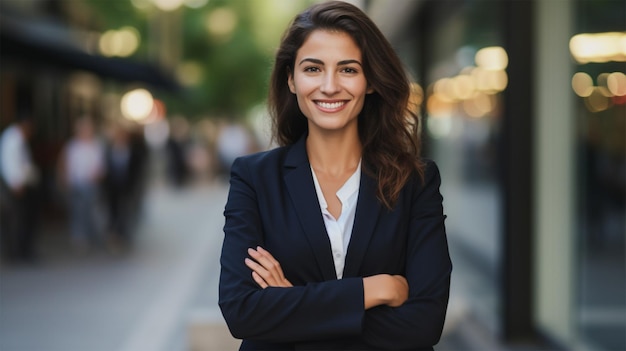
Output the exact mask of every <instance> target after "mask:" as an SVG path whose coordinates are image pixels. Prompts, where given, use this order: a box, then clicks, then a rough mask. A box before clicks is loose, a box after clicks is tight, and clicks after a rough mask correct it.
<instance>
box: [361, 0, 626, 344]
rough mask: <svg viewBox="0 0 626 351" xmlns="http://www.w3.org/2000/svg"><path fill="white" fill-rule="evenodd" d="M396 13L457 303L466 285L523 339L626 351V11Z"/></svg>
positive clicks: (545, 7) (449, 8)
mask: <svg viewBox="0 0 626 351" xmlns="http://www.w3.org/2000/svg"><path fill="white" fill-rule="evenodd" d="M385 3H386V4H387V5H388V2H385V1H376V0H374V1H371V2H369V3H368V6H367V8H368V9H369V10H368V11H369V12H370V14H371V15H372V16H373V17H374V18H375V20H376V21H377V22H379V23H381V27H382V28H383V29H384V30H385V32H386V35H387V36H388V37H389V38H390V39H391V40H392V42H393V44H394V46H395V47H396V49H397V50H398V52H399V53H400V54H401V56H402V57H403V59H404V61H405V63H406V64H407V66H408V69H409V70H410V71H411V73H412V74H413V76H414V78H415V80H416V82H417V83H419V85H420V87H421V89H422V90H423V92H424V94H423V95H424V98H423V104H422V117H423V122H424V137H425V138H426V148H425V149H426V154H427V156H428V157H430V158H433V159H435V160H436V161H437V163H438V164H439V166H440V168H441V173H442V177H443V186H442V192H443V195H444V198H445V200H444V201H445V202H444V205H445V207H446V212H447V214H448V221H447V228H448V232H449V241H450V246H451V250H452V254H453V261H455V258H456V260H457V262H460V263H461V264H457V265H455V272H454V277H453V287H452V288H453V293H452V294H453V295H452V300H451V307H454V306H453V304H454V303H455V299H454V296H455V289H462V290H463V291H462V292H460V293H459V291H458V290H457V292H456V294H461V295H463V298H464V299H467V300H466V310H467V311H468V312H467V313H469V314H471V315H472V316H473V318H474V319H476V320H477V321H479V322H480V323H482V324H484V325H485V326H486V327H487V328H488V329H489V330H490V331H491V332H492V333H494V334H495V335H498V336H499V337H500V338H501V339H502V340H504V341H506V342H509V343H528V342H537V340H541V339H543V342H549V343H553V344H554V346H555V347H558V346H560V347H562V348H565V349H589V350H618V349H620V350H621V349H626V340H625V338H624V335H626V280H625V279H624V277H625V276H626V259H625V248H626V239H625V235H626V207H625V203H626V144H625V140H626V76H625V75H624V72H626V46H625V44H624V43H626V32H625V30H626V4H625V3H624V2H622V1H613V0H608V1H587V2H584V1H583V2H580V1H536V2H531V1H417V2H408V1H399V2H397V3H395V2H394V4H396V6H395V7H396V8H395V10H394V11H395V13H405V15H404V19H402V18H400V19H401V20H398V18H399V17H392V16H390V11H391V10H387V11H385V10H384V7H385V5H384V4H385ZM387 7H389V6H387ZM398 7H400V8H401V9H398ZM406 13H410V15H406ZM588 34H594V35H588ZM455 255H456V257H454V256H455Z"/></svg>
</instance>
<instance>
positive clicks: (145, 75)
mask: <svg viewBox="0 0 626 351" xmlns="http://www.w3.org/2000/svg"><path fill="white" fill-rule="evenodd" d="M3 12H4V13H1V14H0V56H1V57H2V59H3V61H4V59H5V58H11V59H16V60H20V61H25V62H27V63H28V64H33V65H37V66H49V67H54V68H60V69H67V70H85V71H89V72H92V73H94V74H96V75H98V76H100V77H102V78H110V79H114V80H116V81H121V82H129V83H130V82H141V83H145V84H148V85H150V86H152V87H154V88H157V89H164V90H169V91H176V90H178V89H180V86H179V85H178V83H177V82H176V81H175V80H174V79H172V78H171V77H168V76H167V75H165V74H164V73H163V72H162V71H161V70H160V69H159V68H158V67H156V66H154V65H151V64H148V63H144V62H138V61H134V60H131V59H125V58H109V57H104V56H100V55H97V54H91V53H88V52H86V51H84V50H82V49H81V48H80V47H78V46H77V45H75V44H73V43H72V41H71V31H70V30H68V29H67V28H59V27H58V26H57V27H55V26H50V25H48V28H42V27H44V26H42V23H37V22H35V21H33V20H25V19H19V18H15V17H13V16H9V15H7V14H6V12H5V11H3ZM3 66H4V64H3ZM3 68H4V69H6V67H3Z"/></svg>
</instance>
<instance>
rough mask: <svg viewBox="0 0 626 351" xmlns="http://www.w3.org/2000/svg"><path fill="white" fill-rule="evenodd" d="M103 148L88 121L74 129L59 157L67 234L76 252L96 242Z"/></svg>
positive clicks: (89, 119)
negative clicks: (66, 194) (65, 193)
mask: <svg viewBox="0 0 626 351" xmlns="http://www.w3.org/2000/svg"><path fill="white" fill-rule="evenodd" d="M104 168H105V167H104V147H103V144H102V143H101V141H100V140H99V138H98V137H97V135H96V131H95V126H94V122H93V121H92V119H91V118H90V117H81V118H79V119H77V120H76V122H75V125H74V136H73V137H72V138H71V139H70V140H69V141H68V142H67V145H66V147H65V149H64V150H63V153H62V159H61V172H62V179H63V180H64V183H65V185H66V187H67V190H68V192H69V197H70V198H69V200H70V211H69V214H70V232H71V239H72V242H73V244H74V245H75V247H76V248H77V249H80V250H84V249H87V248H88V247H89V246H90V245H91V244H92V243H93V242H95V241H96V240H98V239H100V238H99V237H98V236H99V234H100V233H99V231H100V228H99V226H98V223H97V211H98V206H97V205H98V201H99V197H98V195H99V187H100V181H101V179H102V177H103V175H104V172H105V169H104Z"/></svg>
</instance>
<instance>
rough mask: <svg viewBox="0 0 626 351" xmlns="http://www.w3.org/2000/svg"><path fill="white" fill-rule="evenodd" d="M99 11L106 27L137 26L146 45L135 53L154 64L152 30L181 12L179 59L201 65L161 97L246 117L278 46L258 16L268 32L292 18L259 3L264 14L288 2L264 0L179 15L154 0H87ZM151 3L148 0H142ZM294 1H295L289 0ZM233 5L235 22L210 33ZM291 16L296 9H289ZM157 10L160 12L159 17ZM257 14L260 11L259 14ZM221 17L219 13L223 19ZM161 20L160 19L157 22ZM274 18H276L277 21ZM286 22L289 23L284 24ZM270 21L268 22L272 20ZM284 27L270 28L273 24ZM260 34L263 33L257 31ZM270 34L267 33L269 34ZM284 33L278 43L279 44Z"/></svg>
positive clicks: (179, 105)
mask: <svg viewBox="0 0 626 351" xmlns="http://www.w3.org/2000/svg"><path fill="white" fill-rule="evenodd" d="M84 1H85V3H86V4H87V5H89V6H90V7H91V8H92V10H93V11H94V16H95V17H96V18H97V19H98V23H100V24H101V25H102V26H103V28H99V30H100V31H105V30H107V29H119V28H121V27H123V26H132V27H135V28H136V29H137V30H138V31H139V32H140V34H141V36H142V42H141V46H140V48H139V50H138V52H137V54H135V55H134V57H133V58H134V59H136V60H141V61H144V62H147V63H152V64H155V63H157V64H158V62H155V61H157V60H156V58H155V57H151V55H152V56H154V54H153V53H151V51H154V48H150V45H152V46H154V43H151V42H150V41H151V40H153V38H151V31H154V30H155V29H154V28H155V26H157V28H158V25H159V22H158V21H160V20H162V19H163V16H178V20H177V22H176V23H179V24H180V28H175V29H176V30H178V31H179V32H180V36H181V37H180V39H179V40H180V44H181V52H180V55H179V57H175V58H174V60H175V62H178V63H179V64H181V65H182V64H185V63H194V64H196V65H197V67H200V70H199V71H198V72H199V73H198V74H199V75H200V76H199V77H198V78H199V79H196V80H197V81H196V82H194V84H190V85H188V86H185V87H184V90H183V91H182V92H179V93H175V94H172V93H168V92H164V91H159V92H153V93H154V94H155V95H156V96H157V97H159V98H160V99H162V100H163V101H164V102H165V103H166V105H167V109H168V112H169V114H183V115H185V116H187V117H188V118H191V119H193V118H196V117H199V116H219V117H223V116H229V117H235V118H237V117H243V116H244V115H245V113H246V112H247V111H248V110H249V109H250V108H251V107H253V106H255V105H257V104H259V103H261V102H263V101H264V100H265V98H266V96H267V81H268V78H269V74H270V70H271V64H272V57H271V56H272V53H273V48H268V47H267V45H268V44H267V39H266V40H265V42H264V43H260V42H259V40H260V39H258V38H259V36H258V35H256V36H255V33H254V31H255V30H259V29H258V27H259V20H260V19H262V20H264V22H263V23H264V24H263V25H264V26H265V28H263V30H268V31H269V30H272V31H270V32H265V33H264V34H268V33H271V36H274V34H273V33H282V30H283V29H284V28H282V27H284V25H286V23H287V20H284V19H282V18H281V20H280V21H276V20H275V19H273V18H269V19H268V18H266V17H259V16H263V15H261V14H259V13H257V11H258V9H259V8H263V9H267V10H266V11H263V12H264V14H265V13H268V12H269V13H272V9H271V8H269V7H268V6H274V7H276V6H279V7H278V9H280V8H283V9H284V6H283V4H284V3H280V2H278V1H267V0H266V1H264V0H230V1H229V0H210V1H209V2H208V3H207V5H205V6H204V7H202V8H200V9H189V8H186V7H182V8H180V9H178V10H176V11H178V12H177V13H176V14H167V13H158V12H157V11H158V10H157V9H156V8H154V7H153V6H152V5H150V6H149V7H148V8H145V9H137V8H135V7H134V6H133V4H132V3H131V1H130V0H115V1H104V0H84ZM143 1H144V3H146V1H147V0H143ZM308 2H310V1H307V0H301V5H300V6H297V7H294V6H291V8H294V9H299V8H302V7H303V6H305V4H307V3H308ZM290 5H293V3H290ZM224 8H227V9H230V10H232V11H233V12H232V13H234V14H235V18H236V23H237V25H236V27H235V28H234V30H233V31H232V33H230V34H229V35H225V36H221V37H220V36H216V35H211V34H210V33H209V30H208V29H207V27H208V22H209V19H210V18H211V17H210V14H211V12H212V11H215V10H216V9H224ZM284 12H285V11H283V13H282V15H283V17H284V16H286V15H288V16H289V17H292V16H293V15H294V14H295V13H288V14H285V13H284ZM157 15H158V16H157ZM255 16H257V17H256V18H255ZM218 20H219V18H218ZM155 21H157V22H155ZM273 22H275V23H273ZM283 22H284V23H283ZM267 23H269V25H267ZM270 25H271V26H274V27H277V26H280V27H281V28H267V27H268V26H270ZM256 34H258V33H256ZM266 37H267V35H266ZM278 40H279V34H276V40H275V42H276V43H278Z"/></svg>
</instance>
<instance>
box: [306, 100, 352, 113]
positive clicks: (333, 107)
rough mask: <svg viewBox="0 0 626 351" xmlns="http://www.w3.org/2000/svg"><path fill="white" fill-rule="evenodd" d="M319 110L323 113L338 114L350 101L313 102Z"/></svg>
mask: <svg viewBox="0 0 626 351" xmlns="http://www.w3.org/2000/svg"><path fill="white" fill-rule="evenodd" d="M313 103H314V104H315V106H316V107H317V109H318V110H320V111H323V112H337V111H341V110H343V109H344V108H345V107H346V106H347V104H348V100H313Z"/></svg>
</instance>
